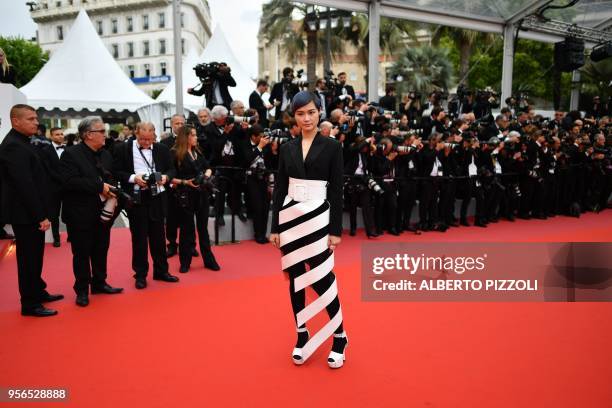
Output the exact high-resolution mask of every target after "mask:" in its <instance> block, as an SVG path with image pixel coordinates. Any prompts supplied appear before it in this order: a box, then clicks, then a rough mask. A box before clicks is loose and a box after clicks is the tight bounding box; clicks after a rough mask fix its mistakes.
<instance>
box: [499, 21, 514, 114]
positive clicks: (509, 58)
mask: <svg viewBox="0 0 612 408" xmlns="http://www.w3.org/2000/svg"><path fill="white" fill-rule="evenodd" d="M515 30H516V26H515V25H514V24H508V25H506V26H505V27H504V54H503V56H504V59H503V62H502V80H501V102H502V104H503V101H505V100H506V98H509V97H510V96H512V70H513V64H514V34H515Z"/></svg>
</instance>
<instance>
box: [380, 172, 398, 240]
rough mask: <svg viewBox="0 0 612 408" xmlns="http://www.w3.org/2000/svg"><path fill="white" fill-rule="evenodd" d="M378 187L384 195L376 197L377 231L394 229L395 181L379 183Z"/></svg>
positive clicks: (395, 220) (395, 221)
mask: <svg viewBox="0 0 612 408" xmlns="http://www.w3.org/2000/svg"><path fill="white" fill-rule="evenodd" d="M379 185H380V187H381V188H382V189H383V191H384V193H383V194H382V195H379V196H378V197H377V199H378V203H377V205H376V227H377V229H378V230H379V231H381V230H382V229H383V227H384V228H386V229H387V230H389V229H395V228H396V224H397V185H396V183H395V181H392V182H388V183H385V182H381V183H380V184H379Z"/></svg>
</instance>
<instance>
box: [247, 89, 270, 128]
mask: <svg viewBox="0 0 612 408" xmlns="http://www.w3.org/2000/svg"><path fill="white" fill-rule="evenodd" d="M249 108H251V109H255V110H256V111H257V114H258V115H259V123H260V124H261V126H263V127H264V128H267V127H268V126H269V124H270V122H269V121H268V109H267V108H266V105H265V104H264V101H263V99H261V95H259V92H257V91H253V92H251V95H250V96H249Z"/></svg>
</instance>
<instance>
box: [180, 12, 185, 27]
mask: <svg viewBox="0 0 612 408" xmlns="http://www.w3.org/2000/svg"><path fill="white" fill-rule="evenodd" d="M181 28H185V13H181Z"/></svg>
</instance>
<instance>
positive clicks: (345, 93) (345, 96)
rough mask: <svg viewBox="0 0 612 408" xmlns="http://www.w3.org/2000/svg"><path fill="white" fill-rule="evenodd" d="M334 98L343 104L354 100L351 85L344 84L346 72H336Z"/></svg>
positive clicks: (353, 91)
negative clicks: (336, 79)
mask: <svg viewBox="0 0 612 408" xmlns="http://www.w3.org/2000/svg"><path fill="white" fill-rule="evenodd" d="M334 100H340V101H342V102H343V103H344V104H345V105H348V103H349V101H353V100H355V90H354V89H353V87H352V86H351V85H347V84H346V72H340V73H339V74H338V82H337V83H336V88H335V89H334Z"/></svg>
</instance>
